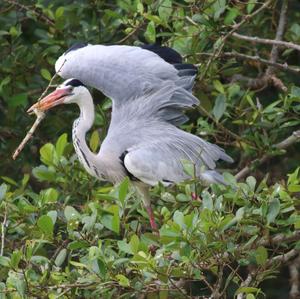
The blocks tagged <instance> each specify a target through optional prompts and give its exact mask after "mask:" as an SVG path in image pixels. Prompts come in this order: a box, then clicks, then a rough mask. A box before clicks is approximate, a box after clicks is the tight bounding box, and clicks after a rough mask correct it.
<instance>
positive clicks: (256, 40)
mask: <svg viewBox="0 0 300 299" xmlns="http://www.w3.org/2000/svg"><path fill="white" fill-rule="evenodd" d="M232 36H233V37H236V38H238V39H242V40H246V41H249V42H253V43H257V44H265V45H277V46H279V47H285V48H289V49H294V50H297V51H300V45H298V44H294V43H292V42H285V41H281V40H275V39H268V38H261V37H257V36H247V35H242V34H239V33H233V34H232Z"/></svg>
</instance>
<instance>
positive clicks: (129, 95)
mask: <svg viewBox="0 0 300 299" xmlns="http://www.w3.org/2000/svg"><path fill="white" fill-rule="evenodd" d="M174 53H176V54H177V55H176V54H174ZM178 55H179V54H178V53H177V52H175V51H174V50H172V49H169V48H166V47H159V46H152V47H148V48H147V47H145V49H142V48H141V47H133V46H103V45H87V44H79V45H74V46H73V47H71V48H70V49H69V50H68V51H66V52H65V53H64V54H63V55H62V56H61V57H60V58H59V59H58V60H57V62H56V64H55V69H56V71H57V72H58V74H59V75H60V76H61V77H63V78H64V79H69V78H76V79H78V80H80V81H82V82H83V83H84V84H86V85H88V86H92V87H94V88H96V89H98V90H100V91H102V92H103V93H104V94H105V95H106V96H108V97H110V98H111V99H112V100H113V102H114V106H115V107H118V106H119V105H120V104H121V103H122V102H126V101H128V100H131V99H134V98H137V97H140V96H143V95H145V94H147V93H149V92H153V91H155V90H157V89H159V88H161V86H162V85H163V84H164V83H165V82H166V81H170V82H173V84H175V85H176V86H177V87H181V88H183V89H185V90H188V91H191V89H192V86H193V83H194V79H195V75H196V73H197V68H196V67H195V66H193V65H191V64H183V63H181V60H180V59H179V57H180V55H179V57H178ZM173 56H174V57H173ZM169 57H171V58H170V59H171V60H170V61H171V62H172V63H169V62H167V61H166V60H167V59H168V58H169Z"/></svg>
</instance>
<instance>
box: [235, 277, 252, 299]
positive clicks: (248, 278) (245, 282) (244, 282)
mask: <svg viewBox="0 0 300 299" xmlns="http://www.w3.org/2000/svg"><path fill="white" fill-rule="evenodd" d="M252 279H253V274H252V273H249V274H248V276H247V278H246V279H245V280H244V281H243V282H242V283H241V287H248V286H249V285H250V283H251V282H252ZM243 298H244V293H239V294H238V295H237V297H236V299H243Z"/></svg>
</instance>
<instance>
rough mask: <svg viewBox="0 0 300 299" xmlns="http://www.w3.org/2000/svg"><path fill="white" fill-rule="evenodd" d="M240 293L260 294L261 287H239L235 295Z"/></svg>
mask: <svg viewBox="0 0 300 299" xmlns="http://www.w3.org/2000/svg"><path fill="white" fill-rule="evenodd" d="M239 293H246V294H249V293H255V294H258V293H260V289H258V288H254V287H241V288H238V289H237V290H236V292H235V294H234V296H236V295H237V294H239Z"/></svg>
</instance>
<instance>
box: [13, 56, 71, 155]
mask: <svg viewBox="0 0 300 299" xmlns="http://www.w3.org/2000/svg"><path fill="white" fill-rule="evenodd" d="M65 62H66V60H65V61H64V62H63V64H62V65H61V67H60V68H59V70H58V71H57V72H56V73H55V74H54V76H53V77H52V78H51V80H50V82H49V84H48V86H47V87H46V89H45V90H44V92H43V93H42V94H41V96H40V97H39V98H38V100H37V102H39V101H40V100H41V99H42V98H43V97H44V96H45V94H46V93H47V92H48V90H49V88H51V87H54V86H55V87H56V85H52V82H53V80H54V79H55V78H56V77H57V74H58V73H59V72H60V70H61V68H62V67H63V65H64V64H65ZM32 113H34V114H35V115H36V120H35V122H34V124H33V125H32V127H31V128H30V130H29V131H28V133H27V134H26V136H25V138H24V139H23V140H22V142H21V143H20V145H19V146H18V147H17V149H16V150H15V151H14V153H13V155H12V158H13V159H14V160H16V158H17V157H18V155H19V154H20V152H21V151H22V150H23V148H24V146H25V145H26V143H27V142H28V141H29V139H30V138H31V137H32V135H33V133H34V132H35V130H36V128H37V127H38V125H39V124H40V122H41V121H42V120H43V119H44V118H45V115H46V114H45V113H44V112H43V111H40V110H38V109H34V110H33V112H31V113H30V114H32Z"/></svg>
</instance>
